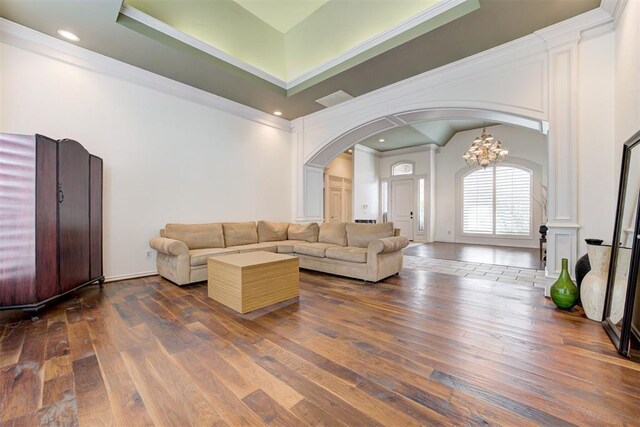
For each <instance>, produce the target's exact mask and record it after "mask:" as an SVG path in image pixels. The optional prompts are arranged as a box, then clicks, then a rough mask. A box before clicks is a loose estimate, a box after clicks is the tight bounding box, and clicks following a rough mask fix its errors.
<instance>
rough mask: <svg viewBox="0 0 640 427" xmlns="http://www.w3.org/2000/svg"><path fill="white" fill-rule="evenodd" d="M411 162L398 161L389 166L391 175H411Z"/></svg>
mask: <svg viewBox="0 0 640 427" xmlns="http://www.w3.org/2000/svg"><path fill="white" fill-rule="evenodd" d="M412 174H413V163H411V162H399V163H396V164H395V165H393V166H391V176H399V175H412Z"/></svg>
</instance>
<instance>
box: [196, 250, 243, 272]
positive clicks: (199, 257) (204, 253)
mask: <svg viewBox="0 0 640 427" xmlns="http://www.w3.org/2000/svg"><path fill="white" fill-rule="evenodd" d="M237 253H238V250H237V249H235V248H209V249H192V250H190V251H189V255H190V256H191V260H190V264H191V266H194V267H195V266H197V265H204V264H206V263H207V258H211V257H215V256H221V255H230V254H237Z"/></svg>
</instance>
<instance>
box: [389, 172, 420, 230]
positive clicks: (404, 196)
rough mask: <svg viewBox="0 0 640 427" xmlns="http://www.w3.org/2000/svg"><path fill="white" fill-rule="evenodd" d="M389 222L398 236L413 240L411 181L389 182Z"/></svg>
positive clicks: (412, 192) (413, 204)
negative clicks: (398, 232) (398, 233)
mask: <svg viewBox="0 0 640 427" xmlns="http://www.w3.org/2000/svg"><path fill="white" fill-rule="evenodd" d="M390 196H391V197H390V198H391V212H390V214H391V221H393V226H394V227H395V228H399V229H400V235H401V236H405V237H406V238H407V239H409V240H413V230H414V227H413V216H414V215H413V209H414V206H415V203H414V200H413V199H414V191H413V179H402V180H396V181H391V194H390Z"/></svg>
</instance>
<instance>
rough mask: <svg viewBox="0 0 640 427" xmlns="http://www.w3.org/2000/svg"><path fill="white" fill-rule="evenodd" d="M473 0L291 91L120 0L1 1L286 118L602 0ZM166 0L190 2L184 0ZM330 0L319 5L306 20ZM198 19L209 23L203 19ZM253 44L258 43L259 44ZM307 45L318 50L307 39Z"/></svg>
mask: <svg viewBox="0 0 640 427" xmlns="http://www.w3.org/2000/svg"><path fill="white" fill-rule="evenodd" d="M203 1H204V0H203ZM340 1H343V2H351V3H355V2H357V1H359V0H340ZM377 1H379V2H383V3H393V2H395V1H398V0H377ZM477 1H479V5H480V8H478V9H476V10H473V11H471V12H469V13H466V14H464V15H462V16H459V17H457V18H454V19H453V20H450V22H449V21H447V22H444V23H443V22H440V23H439V25H436V26H433V27H431V28H427V29H426V30H425V29H424V28H420V29H418V30H417V32H415V33H413V32H409V34H406V33H405V34H401V35H399V37H400V38H399V39H396V40H394V43H393V44H391V45H388V46H382V47H381V48H380V51H376V50H373V51H371V50H370V51H368V52H365V54H364V56H361V57H357V58H355V60H354V61H352V62H346V63H342V64H340V65H339V66H337V67H334V68H333V69H331V70H330V71H328V72H326V73H325V74H323V75H320V76H317V77H316V78H314V79H312V80H308V81H307V82H305V83H304V84H302V85H299V86H298V87H296V88H295V89H293V90H292V89H289V90H287V89H284V88H282V87H280V86H278V85H276V84H273V83H271V82H269V81H267V80H265V79H262V78H259V77H257V76H256V75H254V74H252V73H250V72H247V71H245V70H244V69H241V68H239V67H237V66H234V65H231V64H230V63H229V62H225V61H223V60H221V59H219V58H217V57H215V56H212V55H210V54H208V53H206V52H204V51H203V50H201V49H196V48H194V47H193V46H190V45H188V44H185V43H184V42H182V41H180V40H177V39H176V38H174V37H170V36H168V35H167V34H164V33H162V32H159V31H157V30H154V29H153V28H149V27H148V26H146V25H143V24H141V23H139V22H136V21H135V20H133V19H130V18H128V17H126V16H123V15H121V14H120V8H121V6H122V1H121V0H92V1H78V0H0V16H2V17H3V18H5V19H8V20H10V21H13V22H16V23H18V24H21V25H24V26H26V27H29V28H32V29H34V30H37V31H40V32H42V33H44V34H48V35H50V36H52V37H58V35H57V33H56V32H57V30H58V29H61V28H64V29H69V30H71V31H73V32H75V33H76V34H78V36H79V37H80V41H79V42H78V43H77V44H78V45H79V46H81V47H83V48H85V49H89V50H92V51H94V52H97V53H100V54H102V55H105V56H108V57H111V58H114V59H116V60H119V61H122V62H125V63H128V64H131V65H133V66H136V67H139V68H142V69H144V70H148V71H151V72H153V73H156V74H159V75H162V76H164V77H167V78H170V79H173V80H176V81H179V82H182V83H184V84H187V85H190V86H193V87H196V88H198V89H201V90H204V91H207V92H210V93H212V94H216V95H219V96H222V97H224V98H227V99H230V100H233V101H236V102H239V103H241V104H245V105H248V106H250V107H253V108H256V109H259V110H262V111H265V112H268V113H271V112H273V111H275V110H281V111H282V112H283V117H284V118H287V119H293V118H296V117H300V116H303V115H306V114H309V113H312V112H314V111H318V110H320V109H322V108H324V107H323V106H321V105H320V104H318V103H316V102H315V100H316V99H319V98H322V97H324V96H326V95H329V94H331V93H333V92H335V91H337V90H344V91H345V92H347V93H349V94H350V95H352V96H354V97H357V96H360V95H363V94H365V93H368V92H370V91H373V90H376V89H379V88H381V87H383V86H387V85H389V84H392V83H395V82H398V81H400V80H404V79H406V78H409V77H412V76H415V75H417V74H420V73H423V72H425V71H428V70H432V69H434V68H437V67H440V66H443V65H446V64H449V63H451V62H454V61H457V60H459V59H463V58H465V57H468V56H470V55H473V54H475V53H479V52H482V51H485V50H487V49H490V48H492V47H495V46H498V45H500V44H503V43H507V42H509V41H512V40H514V39H516V38H519V37H522V36H525V35H528V34H531V33H532V32H534V31H536V30H538V29H541V28H544V27H547V26H549V25H552V24H555V23H557V22H560V21H562V20H565V19H568V18H570V17H572V16H575V15H577V14H580V13H583V12H586V11H588V10H591V9H593V8H596V7H598V6H599V4H600V1H599V0H566V1H557V0H477ZM162 2H163V1H161V3H162ZM164 2H168V3H173V2H178V3H187V4H190V2H189V1H188V0H164ZM227 2H228V3H227ZM213 3H215V4H218V3H220V4H222V3H224V4H226V5H227V6H228V7H229V8H230V9H231V10H239V12H238V13H239V16H242V17H243V18H242V19H247V20H248V22H249V21H250V22H254V23H256V25H264V26H265V27H266V28H270V29H271V30H273V32H274V33H277V34H280V35H282V33H280V32H279V31H276V30H275V29H273V28H272V27H271V26H270V25H268V24H266V23H265V21H263V20H262V19H259V18H258V17H256V16H255V15H254V14H252V13H248V12H247V10H246V9H245V8H243V7H240V6H239V5H238V4H237V3H235V2H233V1H232V0H215V1H214V2H213ZM331 4H332V2H329V3H327V4H325V5H323V6H322V7H320V8H319V9H317V10H316V11H315V12H314V13H313V14H311V15H309V16H308V17H307V18H306V19H305V20H303V22H304V21H306V20H308V19H310V17H313V16H314V15H316V14H318V13H319V12H321V11H323V10H324V9H326V8H327V7H328V6H329V5H331ZM234 5H235V6H237V8H236V7H232V6H234ZM200 24H201V25H204V26H206V25H208V24H207V22H206V21H205V22H201V23H200ZM298 27H300V25H297V26H296V27H293V30H295V29H296V28H298ZM293 30H290V31H289V32H288V34H290V33H291V32H292V31H293ZM230 31H231V30H230ZM230 34H232V33H230ZM333 36H334V35H333V34H331V33H327V34H326V37H325V38H326V39H329V40H331V41H332V42H333V43H338V42H339V40H335V39H334V38H333ZM252 48H253V49H255V50H260V49H261V47H260V45H259V44H254V45H253V47H252ZM305 48H306V49H309V50H313V49H315V47H314V46H313V45H312V44H309V45H307V46H306V47H305Z"/></svg>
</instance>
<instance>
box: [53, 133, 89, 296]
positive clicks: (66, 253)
mask: <svg viewBox="0 0 640 427" xmlns="http://www.w3.org/2000/svg"><path fill="white" fill-rule="evenodd" d="M58 187H59V194H58V198H59V200H58V236H59V250H60V257H59V259H60V261H59V278H60V282H59V286H60V292H65V291H67V290H69V289H72V288H75V287H76V286H79V285H81V284H83V283H85V282H87V281H89V276H90V275H89V270H90V232H89V152H88V151H87V150H85V149H84V147H83V146H82V145H80V144H79V143H78V142H76V141H72V140H62V141H59V142H58Z"/></svg>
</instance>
